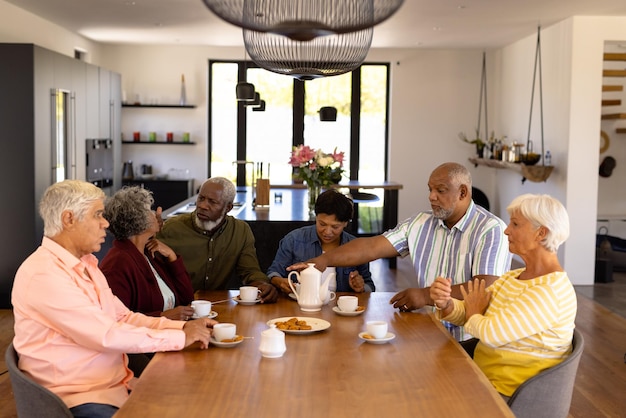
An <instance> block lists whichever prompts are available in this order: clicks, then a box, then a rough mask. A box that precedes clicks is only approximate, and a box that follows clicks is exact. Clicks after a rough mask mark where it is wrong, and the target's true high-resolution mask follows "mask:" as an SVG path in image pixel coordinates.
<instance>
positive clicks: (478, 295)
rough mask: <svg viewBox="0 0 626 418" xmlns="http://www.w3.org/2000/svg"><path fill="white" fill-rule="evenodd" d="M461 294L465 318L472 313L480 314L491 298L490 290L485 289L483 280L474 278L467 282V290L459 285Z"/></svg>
mask: <svg viewBox="0 0 626 418" xmlns="http://www.w3.org/2000/svg"><path fill="white" fill-rule="evenodd" d="M461 293H462V294H463V303H464V304H465V320H466V321H467V320H468V319H470V317H471V316H472V315H475V314H479V315H482V314H484V313H485V311H486V310H487V307H488V306H489V301H490V300H491V292H490V291H488V290H487V289H485V280H482V279H474V280H470V281H468V282H467V290H465V287H464V286H461Z"/></svg>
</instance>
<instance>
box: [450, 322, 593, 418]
mask: <svg viewBox="0 0 626 418" xmlns="http://www.w3.org/2000/svg"><path fill="white" fill-rule="evenodd" d="M477 343H478V339H476V338H473V339H471V340H468V341H463V342H461V346H462V347H463V348H464V349H465V351H467V353H468V354H469V355H470V357H472V358H473V357H474V348H475V347H476V344H477ZM584 347H585V340H584V338H583V336H582V334H581V333H580V331H578V330H577V329H574V338H573V339H572V353H571V354H570V355H569V356H568V357H567V358H566V359H565V360H563V361H562V362H561V363H559V364H557V365H556V366H554V367H551V368H549V369H547V370H544V371H542V372H541V373H539V374H537V375H536V376H533V377H531V378H530V379H528V380H527V381H525V382H524V383H522V384H521V385H520V386H519V387H518V388H517V390H516V391H515V392H514V393H513V395H511V397H510V398H509V400H508V405H509V407H510V408H511V410H512V411H513V413H514V414H515V417H516V418H543V417H545V418H566V417H567V416H568V414H569V409H570V405H571V403H572V393H573V391H574V382H575V380H576V372H577V371H578V364H579V363H580V356H581V355H582V353H583V349H584Z"/></svg>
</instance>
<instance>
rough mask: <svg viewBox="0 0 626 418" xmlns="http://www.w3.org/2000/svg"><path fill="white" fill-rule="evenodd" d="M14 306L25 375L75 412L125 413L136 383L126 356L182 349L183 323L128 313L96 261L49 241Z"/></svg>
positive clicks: (24, 273)
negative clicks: (109, 409) (101, 408)
mask: <svg viewBox="0 0 626 418" xmlns="http://www.w3.org/2000/svg"><path fill="white" fill-rule="evenodd" d="M12 303H13V311H14V316H15V338H14V340H13V344H14V346H15V349H16V350H17V352H18V353H19V356H20V361H19V367H20V369H22V370H23V371H24V372H26V373H27V374H28V375H30V376H31V377H32V378H33V379H34V380H36V381H37V382H39V383H40V384H42V385H43V386H45V387H47V388H48V389H50V390H51V391H52V392H54V393H56V394H57V395H58V396H60V397H61V399H63V401H64V402H65V403H66V404H67V405H68V406H69V407H70V408H71V407H73V406H76V405H80V404H83V403H87V402H96V403H105V404H110V405H115V406H118V407H119V406H121V405H122V404H123V403H124V401H125V400H126V399H127V398H128V389H129V386H128V384H129V381H130V380H131V379H132V378H133V373H132V372H131V371H130V370H129V369H128V367H127V366H126V365H127V356H126V354H125V353H144V352H157V351H170V350H180V349H182V348H183V347H184V345H185V334H184V332H182V328H183V326H184V325H185V323H184V322H182V321H172V320H169V319H166V318H164V317H160V318H155V317H149V316H145V315H143V314H139V313H134V312H132V311H129V310H128V308H126V306H124V304H123V303H122V302H121V301H120V300H119V299H118V298H117V297H116V296H114V295H113V293H112V292H111V289H110V288H109V285H108V284H107V281H106V279H105V277H104V275H103V274H102V272H101V271H100V269H98V260H97V258H96V257H95V256H94V255H92V254H89V255H86V256H83V257H82V258H81V259H77V258H76V257H75V256H74V255H72V254H71V253H69V252H68V251H67V250H65V249H64V248H63V247H61V246H60V245H58V244H57V243H56V242H54V241H53V240H51V239H49V238H46V237H44V238H43V241H42V243H41V246H40V247H39V248H38V249H37V250H36V251H35V252H34V253H33V254H31V255H30V256H29V257H28V258H27V259H26V261H24V263H22V265H21V266H20V268H19V269H18V271H17V273H16V275H15V282H14V284H13V292H12Z"/></svg>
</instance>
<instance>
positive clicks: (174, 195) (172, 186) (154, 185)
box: [124, 179, 194, 210]
mask: <svg viewBox="0 0 626 418" xmlns="http://www.w3.org/2000/svg"><path fill="white" fill-rule="evenodd" d="M124 186H140V187H143V188H144V189H147V190H150V191H151V192H152V197H154V207H155V208H156V207H158V206H161V207H162V208H163V210H165V209H169V208H171V207H172V206H175V205H176V204H178V203H180V202H182V201H183V200H185V199H189V198H190V197H191V196H193V194H194V192H193V179H189V180H139V179H135V180H124Z"/></svg>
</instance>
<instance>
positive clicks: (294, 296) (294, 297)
mask: <svg viewBox="0 0 626 418" xmlns="http://www.w3.org/2000/svg"><path fill="white" fill-rule="evenodd" d="M289 297H290V298H291V299H293V300H298V297H297V296H296V295H294V294H293V293H290V294H289Z"/></svg>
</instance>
